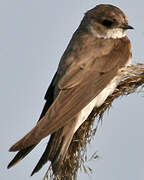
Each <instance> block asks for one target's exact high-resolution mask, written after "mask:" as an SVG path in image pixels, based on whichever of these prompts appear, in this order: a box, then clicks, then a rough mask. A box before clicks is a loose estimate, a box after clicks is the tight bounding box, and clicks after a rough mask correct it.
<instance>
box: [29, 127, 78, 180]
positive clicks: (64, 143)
mask: <svg viewBox="0 0 144 180" xmlns="http://www.w3.org/2000/svg"><path fill="white" fill-rule="evenodd" d="M74 133H75V130H74V128H72V126H71V123H70V124H69V125H67V126H65V127H64V128H61V129H60V130H58V131H57V132H55V133H53V134H52V135H51V137H50V140H49V143H48V145H47V147H46V149H45V151H44V153H43V155H42V157H41V158H40V160H39V162H38V163H37V165H36V167H35V168H34V170H33V171H32V174H31V176H32V175H33V174H35V173H36V172H38V171H39V170H40V169H41V168H42V166H43V165H44V164H45V163H46V162H47V161H48V160H50V161H51V166H52V169H53V173H55V174H56V172H57V171H58V169H59V168H60V166H61V165H62V163H63V160H64V158H65V156H66V153H67V150H68V147H69V145H70V143H71V140H72V138H73V135H74Z"/></svg>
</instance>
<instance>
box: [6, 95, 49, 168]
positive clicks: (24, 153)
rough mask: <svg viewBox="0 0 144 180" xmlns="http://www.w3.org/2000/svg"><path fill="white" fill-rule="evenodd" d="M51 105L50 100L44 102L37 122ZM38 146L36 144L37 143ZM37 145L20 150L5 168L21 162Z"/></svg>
mask: <svg viewBox="0 0 144 180" xmlns="http://www.w3.org/2000/svg"><path fill="white" fill-rule="evenodd" d="M51 103H52V100H51V99H50V97H49V99H48V101H46V103H45V105H44V108H43V110H42V113H41V115H40V118H39V120H38V121H40V120H41V118H42V117H43V116H44V115H45V113H46V112H47V110H48V108H49V107H50V105H51ZM37 144H38V143H37ZM37 144H34V145H32V146H29V147H27V148H24V149H22V150H20V151H19V152H18V153H17V154H16V155H15V157H14V158H13V159H12V161H11V162H10V163H9V164H8V166H7V168H8V169H9V168H11V167H12V166H14V165H16V164H17V163H18V162H19V161H21V160H22V159H23V158H25V157H26V156H27V155H28V154H29V153H30V152H31V151H32V150H33V149H34V148H35V146H36V145H37Z"/></svg>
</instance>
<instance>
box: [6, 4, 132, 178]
mask: <svg viewBox="0 0 144 180" xmlns="http://www.w3.org/2000/svg"><path fill="white" fill-rule="evenodd" d="M127 29H133V27H132V26H130V25H129V24H128V20H127V18H126V16H125V14H124V13H123V12H122V11H121V10H120V9H119V8H117V7H115V6H113V5H108V4H101V5H98V6H96V7H94V8H93V9H91V10H89V11H87V12H86V13H85V16H84V18H83V19H82V21H81V23H80V25H79V27H78V29H77V30H76V31H75V33H74V34H73V36H72V39H71V41H70V43H69V45H68V47H67V48H66V50H65V52H64V54H63V56H62V58H61V60H60V63H59V66H58V69H57V72H56V74H55V76H54V78H53V80H52V82H51V84H50V86H49V88H48V90H47V92H46V95H45V100H46V103H45V106H44V109H43V111H42V113H41V116H40V118H39V121H38V122H37V124H36V125H35V127H34V128H33V129H32V130H31V131H30V132H29V133H28V134H26V135H25V136H24V137H23V138H22V139H20V140H19V141H18V142H17V143H16V144H14V145H13V146H12V147H11V148H10V151H18V153H17V154H16V156H15V157H14V159H13V160H12V161H11V162H10V164H9V165H8V168H10V167H12V166H13V165H15V164H16V163H17V162H18V161H20V160H21V159H23V158H24V157H25V156H26V155H27V154H28V153H29V152H30V151H31V150H32V149H33V148H34V147H35V146H36V145H37V144H38V143H39V142H40V141H41V139H43V138H45V137H46V136H48V135H51V137H50V140H49V142H48V145H47V147H46V149H45V151H44V153H43V155H42V157H41V159H40V160H39V162H38V164H37V165H36V167H35V169H34V170H33V172H32V175H33V174H34V173H35V172H37V171H39V170H40V169H41V167H42V166H43V165H44V164H45V163H46V162H47V161H48V160H50V161H51V165H52V168H53V171H54V173H55V172H56V171H57V170H58V169H59V168H60V167H61V165H62V163H63V161H64V158H65V156H66V153H67V150H68V148H69V145H70V143H71V141H72V138H73V135H74V133H75V132H76V131H77V129H78V128H79V127H80V125H81V124H82V123H83V122H84V121H85V120H86V119H87V118H88V116H89V115H90V113H91V112H92V110H93V108H94V107H99V106H101V105H102V104H103V103H104V102H105V100H106V98H107V97H108V96H109V95H111V94H112V93H113V91H114V90H115V88H116V86H117V85H118V84H119V82H120V80H121V78H122V76H123V70H124V69H125V68H126V67H127V66H128V65H129V64H130V61H131V57H132V53H131V44H130V41H129V39H128V38H127V36H126V33H125V31H126V30H127Z"/></svg>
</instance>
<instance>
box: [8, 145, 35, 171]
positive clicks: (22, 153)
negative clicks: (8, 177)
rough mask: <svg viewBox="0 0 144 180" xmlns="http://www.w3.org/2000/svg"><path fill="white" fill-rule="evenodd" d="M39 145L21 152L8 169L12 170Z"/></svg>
mask: <svg viewBox="0 0 144 180" xmlns="http://www.w3.org/2000/svg"><path fill="white" fill-rule="evenodd" d="M36 145H37V144H35V145H32V146H29V147H27V148H25V149H23V150H21V151H19V152H18V153H17V154H16V155H15V157H14V158H13V160H12V161H11V162H10V163H9V164H8V166H7V168H8V169H9V168H11V167H12V166H14V165H16V164H17V163H18V162H19V161H21V160H22V159H23V158H24V157H25V156H26V155H27V154H29V153H30V152H31V151H32V150H33V149H34V148H35V146H36Z"/></svg>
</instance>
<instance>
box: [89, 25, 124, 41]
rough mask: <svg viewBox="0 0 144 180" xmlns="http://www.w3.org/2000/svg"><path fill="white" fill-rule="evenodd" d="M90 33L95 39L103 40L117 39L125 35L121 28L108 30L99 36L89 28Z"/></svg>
mask: <svg viewBox="0 0 144 180" xmlns="http://www.w3.org/2000/svg"><path fill="white" fill-rule="evenodd" d="M90 31H91V33H92V34H93V35H94V36H95V37H97V38H104V39H109V38H112V39H117V38H122V37H125V36H126V33H125V31H124V30H123V29H122V28H114V29H108V30H107V32H106V33H105V34H100V33H98V32H97V31H96V30H95V29H94V28H93V27H92V26H90Z"/></svg>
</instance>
